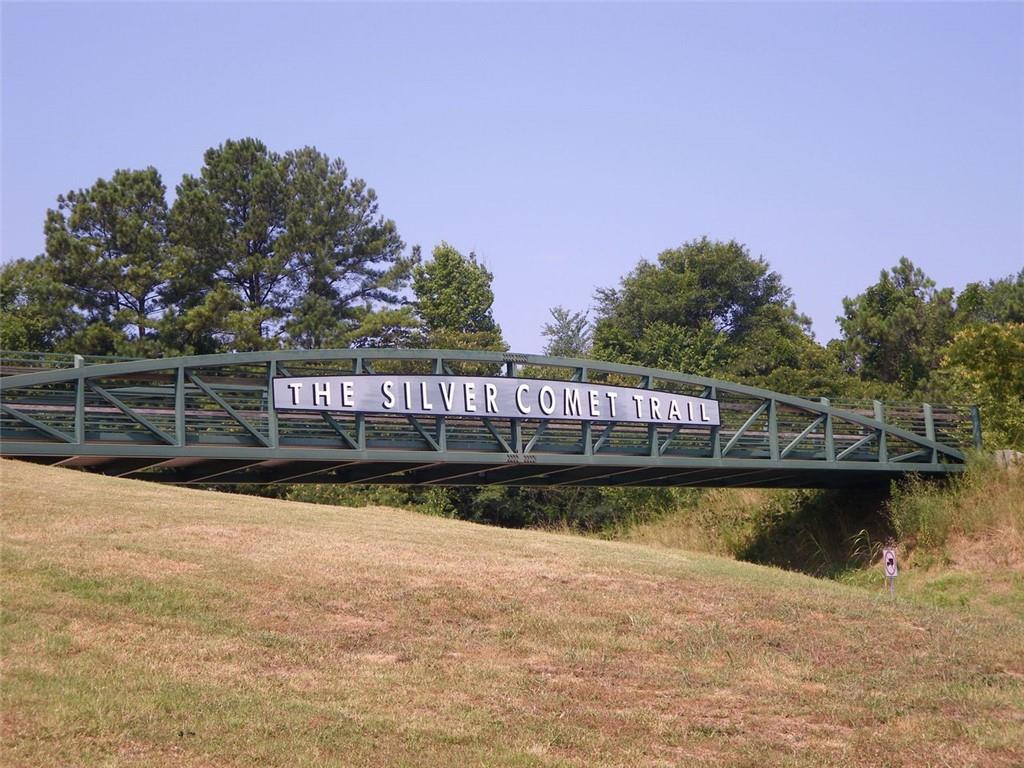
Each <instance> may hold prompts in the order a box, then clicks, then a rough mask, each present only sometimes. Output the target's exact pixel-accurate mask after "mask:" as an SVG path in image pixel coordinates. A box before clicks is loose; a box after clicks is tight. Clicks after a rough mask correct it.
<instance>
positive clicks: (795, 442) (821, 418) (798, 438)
mask: <svg viewBox="0 0 1024 768" xmlns="http://www.w3.org/2000/svg"><path fill="white" fill-rule="evenodd" d="M824 421H825V414H824V413H823V414H821V416H819V417H818V418H816V419H815V420H814V421H812V422H811V423H810V424H808V425H807V428H806V429H805V430H804V431H803V432H801V433H800V434H799V435H797V436H796V438H795V439H794V440H793V442H791V443H790V444H789V445H787V446H786V447H785V448H783V449H782V453H781V454H780V455H779V458H782V459H784V458H786V457H787V456H789V454H790V453H792V451H793V449H794V448H796V447H797V446H798V445H799V444H800V441H801V440H803V439H804V438H805V437H807V436H808V435H809V434H811V432H813V431H814V430H815V429H817V428H818V427H820V426H821V425H822V423H823V422H824Z"/></svg>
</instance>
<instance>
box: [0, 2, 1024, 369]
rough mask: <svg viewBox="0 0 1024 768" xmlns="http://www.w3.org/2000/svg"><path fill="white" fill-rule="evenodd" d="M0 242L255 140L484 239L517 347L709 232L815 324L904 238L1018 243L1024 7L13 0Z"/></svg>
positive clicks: (825, 329)
mask: <svg viewBox="0 0 1024 768" xmlns="http://www.w3.org/2000/svg"><path fill="white" fill-rule="evenodd" d="M2 14H3V15H2V26H3V31H2V36H3V37H2V43H3V46H2V47H3V52H2V64H3V71H2V83H3V104H2V106H3V124H2V128H3V144H2V149H3V158H2V160H3V168H2V171H3V173H2V175H3V199H2V213H3V219H2V248H3V254H2V256H3V259H5V260H7V259H12V258H16V257H19V256H33V255H35V254H37V253H39V252H40V251H41V250H42V245H43V238H42V223H43V217H44V214H45V211H46V208H47V207H50V206H52V205H53V204H54V200H55V197H56V196H57V194H58V193H61V192H64V191H67V190H69V189H71V188H77V187H81V186H86V185H89V184H91V183H92V182H94V181H95V180H96V179H97V178H98V177H101V176H102V177H107V176H109V175H110V174H111V173H112V172H113V171H114V170H115V169H116V168H137V167H144V166H147V165H155V166H156V167H157V168H158V169H159V170H160V171H161V173H162V174H163V177H164V181H165V183H167V185H168V187H169V188H171V190H172V191H173V187H174V186H175V185H176V184H177V182H178V181H179V180H180V178H181V175H182V174H183V173H186V172H188V173H195V172H197V171H198V169H199V167H200V165H201V162H202V154H203V151H204V150H205V149H206V148H207V147H210V146H213V145H216V144H219V143H220V142H221V141H223V140H224V139H226V138H237V137H242V136H250V135H251V136H257V137H259V138H261V139H263V140H264V141H265V142H266V143H267V144H268V145H270V146H271V147H272V148H274V149H277V150H280V151H285V150H287V149H292V148H295V147H299V146H304V145H307V144H308V145H314V146H316V147H318V148H319V149H321V150H322V151H324V152H326V153H328V154H330V155H332V156H337V157H342V158H344V160H345V161H346V162H347V164H348V166H349V168H350V170H351V171H352V172H353V173H354V174H355V175H357V176H360V177H362V178H364V179H366V180H367V181H368V182H369V184H370V185H371V186H372V187H374V188H375V189H376V190H377V192H378V194H379V197H380V203H381V211H382V212H383V213H384V214H385V215H387V216H388V217H390V218H393V219H394V220H395V221H396V222H397V224H398V228H399V231H400V232H401V234H402V236H403V238H404V239H405V241H406V242H407V243H409V244H410V245H411V244H420V245H422V246H423V248H424V250H425V251H429V249H430V248H431V247H432V246H433V245H435V244H436V243H437V242H439V241H440V240H448V241H449V242H451V243H452V244H453V245H455V246H456V247H458V248H459V249H461V250H464V251H469V250H475V251H476V252H477V253H478V254H479V255H480V257H481V258H482V259H483V261H484V262H485V263H486V264H487V265H488V266H489V268H490V269H491V270H492V271H493V272H494V276H495V280H494V288H495V292H496V294H497V302H496V305H495V314H496V317H497V319H498V321H499V322H500V323H501V325H502V328H503V329H504V332H505V336H506V338H507V339H508V340H509V341H510V343H511V345H512V348H513V349H514V350H517V351H527V352H530V351H539V350H540V348H541V346H542V339H541V337H540V328H541V325H542V323H543V322H544V320H545V319H546V316H547V309H548V308H549V307H551V306H553V305H556V304H562V305H565V306H568V307H570V308H577V309H579V308H584V307H586V306H588V304H589V303H590V301H591V297H592V294H593V291H594V288H595V287H597V286H608V285H614V284H616V283H617V281H618V280H619V278H620V277H621V276H622V275H623V274H624V273H626V272H627V271H628V270H630V269H631V268H632V267H633V266H634V265H635V264H636V263H637V261H638V260H639V259H640V258H641V257H646V258H649V259H653V258H654V257H655V256H656V255H657V253H658V252H659V251H661V250H663V249H664V248H668V247H671V246H675V245H678V244H680V243H682V242H683V241H686V240H689V239H692V238H695V237H699V236H701V235H705V234H706V235H709V236H710V237H713V238H720V239H729V238H735V239H737V240H739V241H741V242H744V243H746V244H747V246H748V247H749V248H750V250H751V251H752V252H753V253H754V254H760V255H764V256H765V257H766V258H767V259H768V260H769V261H770V262H771V264H772V266H773V267H774V268H775V269H777V270H778V271H779V272H781V273H782V275H783V277H784V279H785V281H786V282H787V284H788V285H790V286H791V287H792V288H793V290H794V292H795V297H796V301H797V304H798V306H799V307H800V309H802V310H803V311H804V312H806V313H807V314H809V315H810V316H811V317H812V318H813V319H814V328H815V332H816V334H817V335H818V337H819V339H821V340H826V339H828V338H831V337H832V336H834V335H835V334H836V326H835V322H834V321H835V316H836V315H837V314H839V313H840V311H841V306H842V305H841V300H842V298H843V296H847V295H853V294H855V293H858V292H859V291H861V290H862V289H863V288H864V287H865V286H867V285H868V284H869V283H871V282H874V280H875V279H877V276H878V272H879V270H881V269H882V268H884V267H889V266H891V265H893V264H894V263H895V262H896V261H897V260H898V258H899V257H900V256H901V255H905V256H908V257H910V258H911V259H913V260H914V261H915V262H916V263H917V264H918V265H919V266H921V267H923V268H924V269H925V271H926V272H928V273H929V274H930V275H931V276H932V277H934V278H935V279H936V280H937V281H938V282H939V284H940V285H953V286H956V287H958V288H959V287H962V286H963V285H964V284H966V283H967V282H971V281H975V280H986V279H989V278H993V277H1001V276H1005V275H1007V274H1009V273H1011V272H1014V271H1017V270H1019V269H1020V268H1021V267H1024V4H1021V3H1008V4H993V5H981V4H974V3H972V4H961V5H950V4H909V5H895V4H860V5H836V4H818V5H808V4H784V5H774V4H756V5H739V4H728V5H718V4H714V5H712V4H685V5H683V4H680V5H668V4H660V5H640V4H623V5H607V4H602V5H584V4H574V5H536V4H529V5H493V4H487V5H454V4H445V5H426V4H417V5H395V4H385V5H381V4H378V5H342V4H325V3H321V4H310V5H294V4H284V3H280V4H261V5H249V4H241V3H234V4H225V5H213V6H210V5H199V4H161V5H154V4H112V5H96V4H73V5H63V4H54V3H47V4H14V3H4V5H3V9H2Z"/></svg>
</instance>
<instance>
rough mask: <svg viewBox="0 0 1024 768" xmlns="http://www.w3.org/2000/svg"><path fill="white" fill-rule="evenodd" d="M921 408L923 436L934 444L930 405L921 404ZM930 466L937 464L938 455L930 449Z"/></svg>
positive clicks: (933, 425)
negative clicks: (922, 413) (922, 412)
mask: <svg viewBox="0 0 1024 768" xmlns="http://www.w3.org/2000/svg"><path fill="white" fill-rule="evenodd" d="M921 408H922V410H923V411H924V436H925V437H927V438H928V439H929V440H931V441H932V442H933V443H934V442H935V415H934V414H933V413H932V404H931V403H922V404H921ZM931 463H932V464H938V463H939V453H938V451H936V450H935V449H934V448H932V458H931Z"/></svg>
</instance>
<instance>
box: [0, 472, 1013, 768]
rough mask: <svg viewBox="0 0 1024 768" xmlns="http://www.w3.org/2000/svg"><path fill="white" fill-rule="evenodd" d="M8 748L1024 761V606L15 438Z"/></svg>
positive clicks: (8, 489) (469, 761) (188, 761)
mask: <svg viewBox="0 0 1024 768" xmlns="http://www.w3.org/2000/svg"><path fill="white" fill-rule="evenodd" d="M0 483H2V492H0V502H2V507H3V513H2V527H3V545H2V566H3V593H2V599H3V612H2V660H0V663H2V667H0V671H2V691H3V700H2V709H3V721H2V723H3V731H2V738H3V745H2V748H3V752H2V763H3V764H4V765H17V766H22V765H24V766H52V765H104V766H106V765H139V766H143V765H145V766H150V765H155V766H163V765H167V766H170V765H174V766H179V765H183V766H208V765H281V766H285V765H288V766H292V765H310V766H313V765H316V766H328V765H354V766H358V765H399V766H401V765H408V766H421V765H422V766H461V765H479V766H492V765H493V766H545V765H579V766H584V765H587V766H589V765H629V766H634V765H636V766H661V765H665V766H668V765H729V766H732V765H739V766H743V765H749V766H761V765H787V766H790V765H791V766H823V765H837V766H839V765H842V766H847V765H855V766H856V765H862V766H886V765H892V766H929V765H934V766H948V765H979V766H984V765H1001V766H1019V765H1022V764H1024V618H1022V617H1021V616H1020V614H1019V613H1017V612H1013V611H1010V612H997V613H993V612H991V611H978V610H973V609H972V608H971V606H970V604H967V605H966V606H964V605H962V604H960V603H959V602H957V601H952V602H951V603H950V604H949V605H944V604H942V603H941V602H934V601H933V602H922V601H920V600H913V599H902V598H898V599H897V600H895V601H892V600H890V599H889V598H888V596H887V595H886V594H885V593H884V592H883V591H882V590H881V588H880V585H879V588H878V589H864V588H858V587H853V586H845V585H842V584H836V583H834V582H827V581H820V580H815V579H812V578H809V577H806V576H801V575H797V574H792V573H787V572H783V571H779V570H773V569H768V568H763V567H758V566H753V565H749V564H743V563H737V562H734V561H731V560H727V559H724V558H716V557H711V556H706V555H691V554H688V553H680V552H673V551H670V550H666V549H656V548H651V547H647V546H643V545H639V544H628V543H618V542H607V541H599V540H594V539H587V538H582V537H573V536H562V535H554V534H549V533H540V532H529V531H509V530H501V529H495V528H487V527H482V526H476V525H472V524H468V523H461V522H455V521H451V520H444V519H438V518H431V517H427V516H422V515H417V514H413V513H407V512H400V511H395V510H390V509H382V508H365V509H359V510H352V509H344V508H332V507H326V506H313V505H307V504H298V503H290V502H283V501H275V500H268V499H259V498H253V497H240V496H231V495H224V494H216V493H211V492H204V491H199V490H187V489H177V488H168V487H162V486H157V485H151V484H145V483H141V482H135V481H129V480H117V479H110V478H104V477H99V476H93V475H85V474H81V473H76V472H72V471H69V470H61V469H54V468H44V467H37V466H32V465H27V464H22V463H15V462H10V461H2V462H0Z"/></svg>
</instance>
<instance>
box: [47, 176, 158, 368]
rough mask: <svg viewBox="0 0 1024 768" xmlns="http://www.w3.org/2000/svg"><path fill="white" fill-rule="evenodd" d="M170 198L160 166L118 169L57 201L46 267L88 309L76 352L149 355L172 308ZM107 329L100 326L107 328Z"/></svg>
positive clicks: (77, 304) (49, 230)
mask: <svg viewBox="0 0 1024 768" xmlns="http://www.w3.org/2000/svg"><path fill="white" fill-rule="evenodd" d="M167 214H168V212H167V202H166V199H165V189H164V185H163V181H162V180H161V179H160V174H159V173H158V172H157V171H156V169H155V168H147V169H146V170H143V171H127V170H119V171H115V172H114V175H113V177H112V178H111V179H110V180H109V181H107V180H105V179H99V180H97V181H96V183H95V184H94V185H93V186H92V187H89V188H88V189H80V190H78V191H71V192H68V193H67V194H66V195H60V196H59V197H58V198H57V208H56V210H50V211H48V212H47V215H46V225H45V228H44V229H45V233H46V261H47V262H48V265H47V267H46V269H48V270H49V271H50V273H51V274H52V275H53V277H54V279H55V280H57V281H59V282H60V283H62V284H63V285H64V286H66V288H67V289H68V295H69V297H70V299H71V303H72V305H73V306H74V307H75V308H77V309H78V310H79V311H81V312H82V313H83V314H84V321H85V324H86V325H88V326H89V330H88V331H78V332H77V335H76V336H75V339H74V346H75V349H76V351H79V352H85V353H107V352H124V353H131V354H147V353H150V352H152V351H154V350H155V348H156V343H155V336H156V334H155V330H156V327H157V325H158V323H159V319H160V316H161V314H162V313H163V311H164V308H165V296H164V294H165V287H166V281H167V275H168V259H169V249H168V242H167ZM101 328H102V329H103V330H100V329H101Z"/></svg>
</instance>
